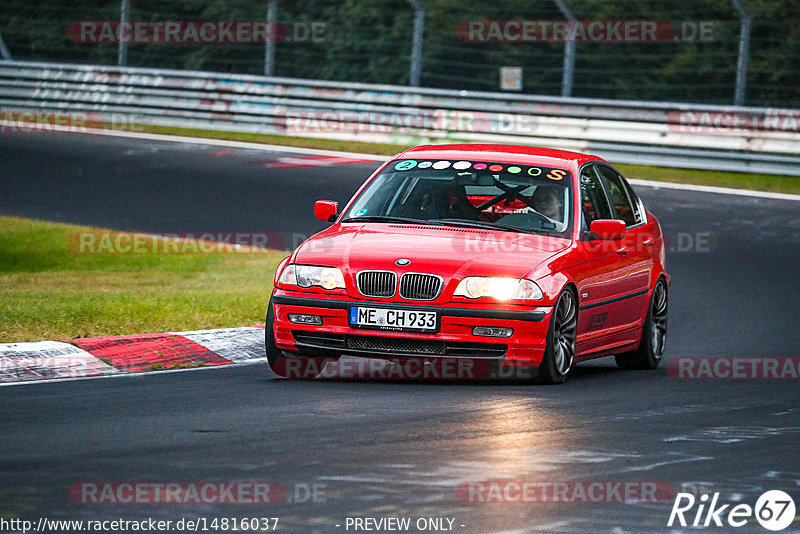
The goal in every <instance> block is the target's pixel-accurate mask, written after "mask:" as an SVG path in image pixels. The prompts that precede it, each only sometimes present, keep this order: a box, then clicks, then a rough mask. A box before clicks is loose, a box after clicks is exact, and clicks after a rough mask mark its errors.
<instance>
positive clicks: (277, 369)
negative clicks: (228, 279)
mask: <svg viewBox="0 0 800 534" xmlns="http://www.w3.org/2000/svg"><path fill="white" fill-rule="evenodd" d="M264 349H265V352H266V353H267V361H268V362H269V368H270V369H272V372H273V373H274V374H275V375H276V376H278V377H280V378H288V379H290V380H310V379H313V378H316V377H317V376H318V371H321V370H322V369H324V368H325V365H326V364H327V363H329V362H336V361H338V360H339V358H338V357H330V356H328V357H320V356H301V357H295V356H291V355H289V356H287V355H286V353H285V352H283V351H282V350H280V349H279V348H278V345H277V344H276V343H275V308H274V307H273V306H272V297H270V298H269V304H268V309H267V320H266V322H265V325H264ZM287 370H288V371H289V372H287Z"/></svg>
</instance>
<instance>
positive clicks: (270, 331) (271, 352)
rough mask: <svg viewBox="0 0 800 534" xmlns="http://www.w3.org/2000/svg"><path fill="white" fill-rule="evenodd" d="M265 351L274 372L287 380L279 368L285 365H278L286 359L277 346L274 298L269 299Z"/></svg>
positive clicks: (265, 326)
mask: <svg viewBox="0 0 800 534" xmlns="http://www.w3.org/2000/svg"><path fill="white" fill-rule="evenodd" d="M264 349H265V351H266V353H267V361H268V362H269V367H270V369H272V372H273V373H275V374H276V375H278V376H279V377H281V378H286V377H285V376H283V373H279V372H278V370H279V368H281V367H282V368H285V365H281V366H279V365H278V360H279V359H281V358H284V355H283V352H281V351H280V349H278V346H277V345H276V344H275V308H274V307H273V306H272V297H270V298H269V304H268V305H267V320H266V322H265V324H264Z"/></svg>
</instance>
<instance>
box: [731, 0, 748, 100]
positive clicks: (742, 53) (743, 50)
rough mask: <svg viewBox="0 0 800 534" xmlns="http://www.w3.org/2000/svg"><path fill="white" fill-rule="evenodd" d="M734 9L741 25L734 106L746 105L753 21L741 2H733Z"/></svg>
mask: <svg viewBox="0 0 800 534" xmlns="http://www.w3.org/2000/svg"><path fill="white" fill-rule="evenodd" d="M731 1H732V2H733V7H735V8H736V11H738V12H739V18H740V19H741V24H740V27H739V57H738V59H737V60H736V88H735V90H734V95H733V104H734V105H736V106H743V105H744V98H745V92H746V91H747V65H748V63H749V62H750V26H751V22H752V19H751V18H750V15H748V14H747V10H746V9H745V8H744V4H742V2H741V0H731Z"/></svg>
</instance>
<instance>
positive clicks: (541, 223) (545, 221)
mask: <svg viewBox="0 0 800 534" xmlns="http://www.w3.org/2000/svg"><path fill="white" fill-rule="evenodd" d="M496 222H498V223H500V224H512V226H532V225H534V224H536V226H537V227H538V229H540V230H545V229H548V228H546V227H547V226H551V227H553V228H552V229H555V228H556V224H557V223H554V222H553V221H552V220H550V219H549V218H547V217H545V216H544V215H542V214H541V213H538V212H536V211H526V212H522V213H519V212H518V213H509V214H508V215H504V216H503V217H500V218H499V219H497V221H496Z"/></svg>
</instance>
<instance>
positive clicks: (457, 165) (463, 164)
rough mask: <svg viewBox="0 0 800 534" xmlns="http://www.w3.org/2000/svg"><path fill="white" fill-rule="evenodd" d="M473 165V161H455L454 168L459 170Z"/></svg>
mask: <svg viewBox="0 0 800 534" xmlns="http://www.w3.org/2000/svg"><path fill="white" fill-rule="evenodd" d="M470 166H472V163H470V162H469V161H456V162H455V163H453V168H454V169H456V170H457V171H463V170H464V169H469V168H470Z"/></svg>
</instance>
